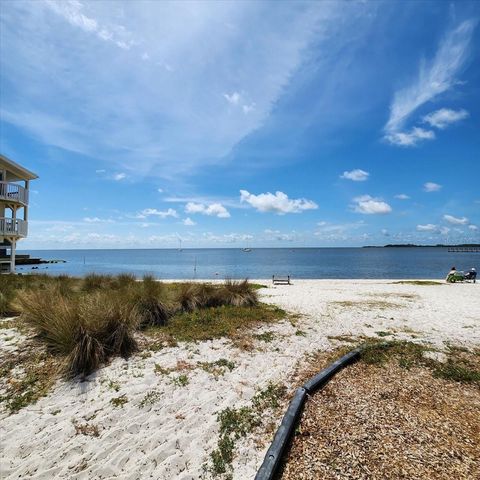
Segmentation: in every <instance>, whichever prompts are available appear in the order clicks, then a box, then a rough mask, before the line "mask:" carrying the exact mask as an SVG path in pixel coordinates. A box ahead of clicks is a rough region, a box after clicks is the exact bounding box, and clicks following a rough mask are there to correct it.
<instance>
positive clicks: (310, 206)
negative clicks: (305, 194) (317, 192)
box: [240, 190, 318, 215]
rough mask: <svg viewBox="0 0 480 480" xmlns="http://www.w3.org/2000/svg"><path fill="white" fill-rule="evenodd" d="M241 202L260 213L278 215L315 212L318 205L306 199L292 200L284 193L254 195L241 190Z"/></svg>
mask: <svg viewBox="0 0 480 480" xmlns="http://www.w3.org/2000/svg"><path fill="white" fill-rule="evenodd" d="M240 201H241V202H244V203H248V204H249V205H250V206H252V207H253V208H255V209H256V210H258V211H259V212H273V213H276V214H278V215H285V214H286V213H300V212H303V211H305V210H315V209H317V208H318V205H317V204H316V203H315V202H313V201H312V200H307V199H305V198H298V199H291V198H288V195H287V194H285V193H283V192H279V191H277V192H275V194H273V193H270V192H267V193H260V194H259V195H254V194H253V193H250V192H248V191H247V190H240Z"/></svg>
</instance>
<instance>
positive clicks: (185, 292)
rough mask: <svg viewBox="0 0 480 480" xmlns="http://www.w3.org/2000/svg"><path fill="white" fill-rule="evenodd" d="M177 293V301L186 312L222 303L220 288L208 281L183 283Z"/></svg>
mask: <svg viewBox="0 0 480 480" xmlns="http://www.w3.org/2000/svg"><path fill="white" fill-rule="evenodd" d="M177 288H178V290H177V294H176V298H175V300H176V302H177V303H178V304H179V306H180V308H181V309H182V310H183V311H185V312H192V311H194V310H199V309H201V308H208V307H217V306H219V305H221V299H220V296H219V294H218V292H219V289H218V287H216V286H214V285H210V284H207V283H182V284H180V285H179V286H178V287H177Z"/></svg>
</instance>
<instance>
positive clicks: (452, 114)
mask: <svg viewBox="0 0 480 480" xmlns="http://www.w3.org/2000/svg"><path fill="white" fill-rule="evenodd" d="M468 116H469V113H468V112H467V111H466V110H464V109H462V110H450V109H448V108H441V109H440V110H436V111H435V112H432V113H429V114H428V115H425V116H424V117H423V121H424V122H425V123H428V124H429V125H430V126H432V127H435V128H439V129H440V130H443V129H445V128H447V127H448V126H449V125H451V124H452V123H457V122H459V121H460V120H464V119H465V118H468Z"/></svg>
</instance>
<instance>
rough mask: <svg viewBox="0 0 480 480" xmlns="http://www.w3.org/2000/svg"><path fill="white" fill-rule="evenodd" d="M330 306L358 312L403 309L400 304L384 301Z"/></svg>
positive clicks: (362, 301)
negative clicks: (358, 310) (357, 310)
mask: <svg viewBox="0 0 480 480" xmlns="http://www.w3.org/2000/svg"><path fill="white" fill-rule="evenodd" d="M330 304H331V305H336V306H339V307H343V308H357V309H360V310H370V309H377V310H387V309H390V308H404V307H405V305H402V304H400V303H393V302H387V301H386V300H344V301H337V302H330Z"/></svg>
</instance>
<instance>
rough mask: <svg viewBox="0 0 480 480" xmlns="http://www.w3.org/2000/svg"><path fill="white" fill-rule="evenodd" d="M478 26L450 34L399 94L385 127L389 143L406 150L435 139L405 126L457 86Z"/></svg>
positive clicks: (462, 27)
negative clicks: (417, 112) (423, 107)
mask: <svg viewBox="0 0 480 480" xmlns="http://www.w3.org/2000/svg"><path fill="white" fill-rule="evenodd" d="M475 25H476V21H474V20H466V21H464V22H462V23H461V24H460V25H458V26H457V27H456V28H454V29H452V30H450V31H449V32H447V34H446V35H445V37H444V38H443V40H442V41H441V42H440V45H439V47H438V50H437V52H436V54H435V57H434V58H433V59H432V60H431V61H425V60H423V61H422V62H421V64H420V69H419V72H418V75H417V78H416V79H415V81H414V82H413V83H411V84H410V85H409V86H407V87H405V88H402V89H401V90H399V91H397V92H396V93H395V96H394V99H393V102H392V104H391V106H390V117H389V119H388V122H387V124H386V125H385V138H386V140H387V141H389V142H390V143H393V144H397V145H402V146H413V145H416V144H417V143H418V142H419V141H421V140H431V139H433V138H435V134H434V133H433V131H431V130H425V129H422V128H419V127H414V128H412V129H411V130H409V131H408V130H407V131H405V130H404V127H405V124H406V123H407V121H408V120H409V118H410V116H411V115H412V114H413V113H414V112H415V111H416V110H417V109H418V108H419V107H420V106H422V105H424V104H425V103H427V102H429V101H431V100H433V99H434V98H436V97H437V96H438V95H440V94H441V93H443V92H445V91H447V90H449V89H450V88H452V87H453V86H454V85H455V84H456V83H457V81H458V80H457V75H458V74H459V73H460V72H461V70H462V68H463V66H464V64H465V61H466V60H467V58H468V54H469V45H470V40H471V38H472V34H473V31H474V29H475Z"/></svg>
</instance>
